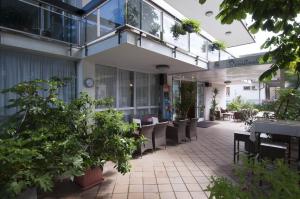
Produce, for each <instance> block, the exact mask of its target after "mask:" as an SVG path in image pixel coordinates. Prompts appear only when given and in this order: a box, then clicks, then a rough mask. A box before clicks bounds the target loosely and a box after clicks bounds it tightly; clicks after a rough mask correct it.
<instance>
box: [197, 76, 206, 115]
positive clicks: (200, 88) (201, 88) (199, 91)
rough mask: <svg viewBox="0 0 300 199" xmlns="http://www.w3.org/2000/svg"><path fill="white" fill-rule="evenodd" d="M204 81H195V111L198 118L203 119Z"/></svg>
mask: <svg viewBox="0 0 300 199" xmlns="http://www.w3.org/2000/svg"><path fill="white" fill-rule="evenodd" d="M204 87H205V86H204V83H203V82H197V106H196V113H197V118H199V120H204V108H205V107H204Z"/></svg>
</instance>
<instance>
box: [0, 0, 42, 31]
mask: <svg viewBox="0 0 300 199" xmlns="http://www.w3.org/2000/svg"><path fill="white" fill-rule="evenodd" d="M0 26H3V27H7V28H11V29H15V30H19V31H24V32H27V33H32V34H40V9H39V8H38V7H36V6H33V5H30V4H27V3H24V2H22V1H17V0H1V1H0Z"/></svg>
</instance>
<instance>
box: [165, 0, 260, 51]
mask: <svg viewBox="0 0 300 199" xmlns="http://www.w3.org/2000/svg"><path fill="white" fill-rule="evenodd" d="M164 1H165V2H167V3H168V4H169V5H170V6H172V7H173V8H175V9H176V10H178V11H179V12H180V13H181V14H183V15H184V16H185V17H187V18H192V19H197V20H199V21H200V22H201V28H202V29H203V30H205V31H206V32H208V33H209V34H210V35H211V36H212V37H214V38H215V39H216V40H219V41H224V42H225V43H226V45H227V47H234V46H240V45H245V44H249V43H254V42H255V40H254V38H253V37H252V35H251V34H250V33H249V32H248V30H247V28H246V26H245V25H244V24H243V23H242V22H241V21H234V22H233V23H232V24H229V25H227V24H221V22H220V21H219V20H217V19H216V18H215V16H216V15H217V14H218V13H219V5H220V4H221V2H222V0H207V1H206V3H205V4H203V5H201V4H200V3H199V1H198V0H184V1H183V0H164ZM208 11H212V12H213V14H212V15H211V16H206V15H205V13H206V12H208ZM229 31H230V32H231V34H229V35H228V34H225V33H226V32H229Z"/></svg>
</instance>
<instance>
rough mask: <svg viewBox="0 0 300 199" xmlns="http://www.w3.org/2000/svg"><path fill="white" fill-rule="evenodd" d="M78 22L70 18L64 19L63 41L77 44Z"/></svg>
mask: <svg viewBox="0 0 300 199" xmlns="http://www.w3.org/2000/svg"><path fill="white" fill-rule="evenodd" d="M79 23H80V22H79V21H78V20H76V19H72V18H71V16H70V17H66V16H65V17H64V41H66V42H69V43H73V44H77V43H78V42H79V41H78V35H79V31H78V30H79V28H80V25H79Z"/></svg>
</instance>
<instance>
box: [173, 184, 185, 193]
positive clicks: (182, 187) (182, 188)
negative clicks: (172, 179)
mask: <svg viewBox="0 0 300 199" xmlns="http://www.w3.org/2000/svg"><path fill="white" fill-rule="evenodd" d="M172 187H173V190H174V191H175V192H179V191H187V188H186V186H185V184H172Z"/></svg>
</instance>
